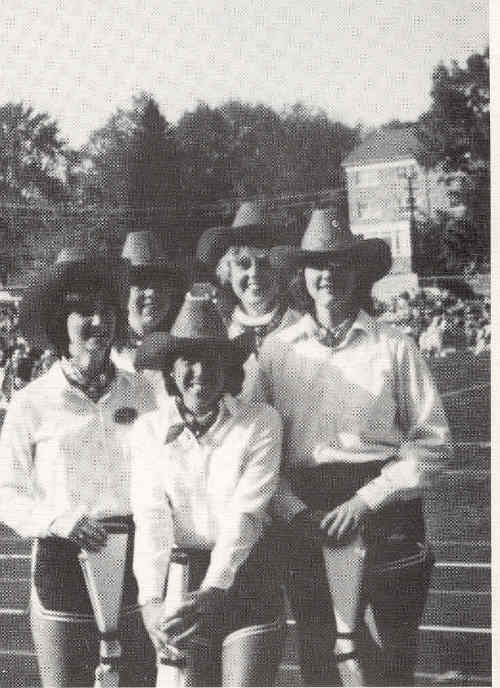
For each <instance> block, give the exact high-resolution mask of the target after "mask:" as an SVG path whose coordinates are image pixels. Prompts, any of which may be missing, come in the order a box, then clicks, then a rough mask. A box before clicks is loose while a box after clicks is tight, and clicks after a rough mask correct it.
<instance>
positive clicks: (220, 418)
mask: <svg viewBox="0 0 500 688" xmlns="http://www.w3.org/2000/svg"><path fill="white" fill-rule="evenodd" d="M237 406H238V402H237V401H236V399H234V398H233V397H232V396H231V395H230V394H225V395H224V396H223V397H222V399H221V400H220V402H219V413H218V414H217V417H216V419H215V421H214V423H213V424H212V425H211V426H210V428H209V429H208V430H207V432H206V433H205V434H204V435H203V436H202V437H200V438H199V439H198V438H197V441H200V440H202V441H205V440H208V441H210V438H211V437H213V435H214V434H215V433H216V432H217V431H218V430H219V429H220V427H221V425H223V424H224V422H225V421H226V420H227V418H229V417H231V416H234V415H235V413H236V412H237ZM159 413H160V416H163V414H165V415H166V416H167V422H166V424H165V425H163V430H162V434H161V437H162V438H163V442H164V443H165V444H167V437H168V435H169V431H170V429H171V428H172V427H173V426H175V425H178V424H183V425H185V420H184V418H183V417H182V414H181V413H180V411H179V409H178V407H177V404H176V403H175V397H171V396H170V397H167V400H166V402H164V403H163V404H161V405H160V409H159ZM180 434H181V433H179V436H180Z"/></svg>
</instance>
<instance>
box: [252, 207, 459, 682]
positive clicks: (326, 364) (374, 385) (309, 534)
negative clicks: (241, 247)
mask: <svg viewBox="0 0 500 688" xmlns="http://www.w3.org/2000/svg"><path fill="white" fill-rule="evenodd" d="M271 259H272V261H273V262H274V263H275V264H279V265H286V266H288V268H289V269H290V268H293V267H295V268H298V269H299V278H300V280H301V283H302V292H303V296H304V297H305V299H306V301H308V310H307V312H305V313H304V315H303V317H302V318H301V319H300V320H299V321H298V322H296V323H295V324H293V325H291V326H290V327H287V328H285V329H282V330H280V331H277V332H275V333H273V334H272V335H271V336H270V337H268V338H267V339H266V340H265V342H264V343H263V346H262V348H261V351H260V355H259V364H260V371H261V380H262V386H263V390H264V392H265V396H266V397H267V400H268V401H269V402H270V403H271V404H272V405H273V406H274V407H275V408H276V409H277V410H278V411H279V412H280V414H281V416H282V418H283V423H284V428H285V433H284V469H283V475H282V480H281V482H280V487H279V489H278V491H277V494H276V496H275V500H274V505H275V510H276V512H277V514H278V516H279V518H280V519H281V521H282V522H283V523H285V524H288V526H289V528H288V529H287V528H286V527H285V532H288V538H285V540H284V542H285V543H286V544H287V547H288V550H287V556H288V560H287V570H288V573H289V576H288V590H289V595H290V600H291V603H292V607H293V610H294V614H295V617H296V620H297V627H298V631H299V640H300V647H301V658H302V669H303V674H304V680H305V682H306V684H307V685H321V684H323V685H332V682H334V681H335V680H338V678H336V676H337V677H338V674H337V670H336V668H335V665H337V669H338V671H339V672H340V676H341V681H342V683H343V684H344V685H367V684H369V685H373V684H374V683H375V684H378V685H409V684H411V682H412V680H413V669H414V663H415V655H416V639H417V629H418V623H419V619H420V616H421V613H422V610H423V604H424V601H425V594H426V589H427V585H428V578H429V572H430V567H431V566H432V557H431V555H430V553H429V552H428V550H426V548H425V546H424V544H423V543H424V539H423V538H424V533H423V521H422V513H421V504H420V497H421V494H422V488H423V486H424V485H425V483H426V479H427V478H428V477H429V476H432V475H433V474H435V473H436V471H437V470H438V469H439V467H440V465H441V463H442V460H443V457H444V456H445V455H446V454H447V451H448V441H449V431H448V425H447V421H446V418H445V414H444V412H443V408H442V405H441V401H440V399H439V395H438V393H437V390H436V387H435V384H434V382H433V380H432V377H431V375H430V373H429V371H428V369H427V366H426V364H425V362H424V360H423V358H422V357H421V355H420V353H419V352H418V349H417V347H416V345H414V343H413V342H412V341H410V340H409V339H408V338H407V337H405V336H404V335H402V334H400V333H399V332H397V331H396V330H395V329H393V328H391V327H389V326H387V325H385V324H382V323H378V322H377V321H376V320H375V319H374V318H372V317H371V316H370V315H369V313H368V312H367V310H365V309H367V308H369V300H370V293H371V288H372V285H373V283H374V282H375V281H376V280H378V279H380V278H381V277H383V276H384V275H385V274H387V272H388V271H389V270H390V266H391V256H390V251H389V248H388V247H387V245H386V244H385V243H384V242H383V241H382V240H380V239H369V240H361V239H360V240H358V239H356V238H355V237H354V236H353V235H352V234H351V232H350V230H349V229H348V228H347V226H344V225H343V224H342V222H341V221H339V220H338V219H337V218H336V217H335V216H334V215H333V213H332V212H331V211H327V210H316V211H314V212H313V214H312V217H311V221H310V224H309V225H308V228H307V230H306V232H305V234H304V237H303V239H302V244H301V248H291V247H282V248H276V249H274V250H273V251H272V257H271ZM322 550H323V551H322ZM377 570H378V571H379V573H378V574H375V573H374V571H377ZM368 602H369V603H370V604H369V613H368V615H367V619H368V621H369V624H368V626H369V629H370V633H371V635H372V637H373V640H374V642H373V643H371V644H370V643H368V644H365V645H363V646H361V645H360V643H359V637H360V631H361V626H362V615H363V612H364V610H365V606H366V604H367V603H368ZM368 649H370V651H373V652H374V653H375V655H376V657H378V660H380V661H375V659H374V658H373V656H372V661H371V662H370V661H369V660H368V655H367V652H368ZM367 681H368V683H367Z"/></svg>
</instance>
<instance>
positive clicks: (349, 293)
mask: <svg viewBox="0 0 500 688" xmlns="http://www.w3.org/2000/svg"><path fill="white" fill-rule="evenodd" d="M304 279H305V283H306V288H307V291H308V293H309V295H310V296H311V298H312V299H313V301H314V305H315V307H316V310H317V309H318V308H326V309H328V310H329V311H332V312H335V313H339V314H345V315H346V317H347V315H348V314H349V313H350V311H351V309H352V308H353V307H354V306H355V305H356V304H355V301H356V299H357V292H358V284H359V275H358V273H357V272H356V271H355V270H349V269H347V268H345V267H344V266H342V265H336V264H333V263H330V264H327V265H324V266H322V267H306V268H305V269H304Z"/></svg>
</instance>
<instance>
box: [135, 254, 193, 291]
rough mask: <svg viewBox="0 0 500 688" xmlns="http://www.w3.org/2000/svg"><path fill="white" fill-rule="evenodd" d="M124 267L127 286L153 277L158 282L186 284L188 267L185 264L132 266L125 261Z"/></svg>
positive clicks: (161, 263) (142, 264)
mask: <svg viewBox="0 0 500 688" xmlns="http://www.w3.org/2000/svg"><path fill="white" fill-rule="evenodd" d="M124 266H125V274H126V278H127V281H128V284H129V285H133V284H134V283H135V282H136V281H143V280H144V278H145V277H154V278H155V280H158V281H164V282H166V283H172V284H176V283H179V284H181V285H184V284H187V282H188V274H189V267H190V266H189V265H188V263H187V262H180V261H173V260H165V261H155V262H154V263H141V264H132V263H130V262H129V261H128V260H125V261H124Z"/></svg>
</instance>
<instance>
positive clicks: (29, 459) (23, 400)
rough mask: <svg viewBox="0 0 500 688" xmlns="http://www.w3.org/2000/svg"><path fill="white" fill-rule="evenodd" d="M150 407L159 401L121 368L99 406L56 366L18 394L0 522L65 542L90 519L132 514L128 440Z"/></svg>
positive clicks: (4, 441) (0, 448) (4, 457)
mask: <svg viewBox="0 0 500 688" xmlns="http://www.w3.org/2000/svg"><path fill="white" fill-rule="evenodd" d="M151 408H154V400H153V399H152V397H151V395H150V393H149V392H148V390H147V389H146V388H145V387H144V386H143V385H142V384H141V383H140V381H139V380H138V379H137V378H136V377H135V376H133V375H130V374H127V373H123V372H120V371H118V372H117V375H116V377H115V379H114V380H113V381H112V383H111V385H110V387H109V389H108V391H107V392H106V393H105V394H104V395H103V396H102V397H101V398H100V399H99V401H97V402H96V403H95V402H93V401H92V400H91V399H89V397H87V396H86V395H85V394H84V393H83V392H82V391H81V390H79V389H78V388H76V387H74V386H72V385H71V384H70V383H69V382H68V381H67V379H66V377H65V376H64V374H63V372H62V369H61V366H60V363H59V362H56V363H54V365H53V366H52V367H51V369H50V370H49V371H48V372H47V373H46V374H44V375H42V376H41V377H39V378H38V379H36V380H34V381H33V382H31V383H30V384H29V385H27V386H26V387H25V388H24V389H22V390H20V391H19V392H18V393H17V394H16V395H15V397H14V398H13V400H12V402H11V404H10V406H9V409H8V411H7V415H6V418H5V422H4V425H3V428H2V432H1V435H0V520H1V521H3V522H4V523H6V524H7V525H8V526H10V527H11V528H13V529H14V530H15V531H17V533H18V534H19V535H21V536H23V537H46V536H48V535H49V534H57V535H60V536H61V537H66V536H67V535H69V533H70V531H71V529H72V528H73V526H74V524H75V522H76V521H77V520H78V518H79V517H80V516H82V515H84V514H86V515H89V516H92V517H94V518H100V517H107V516H117V515H126V514H130V513H131V505H130V496H129V492H130V452H129V444H128V436H129V433H130V430H131V427H132V425H133V421H134V416H136V415H139V414H140V413H141V412H143V411H145V410H150V409H151ZM55 519H58V521H57V523H58V530H57V533H55V531H54V530H53V529H52V528H51V525H52V522H53V521H54V520H55Z"/></svg>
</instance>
